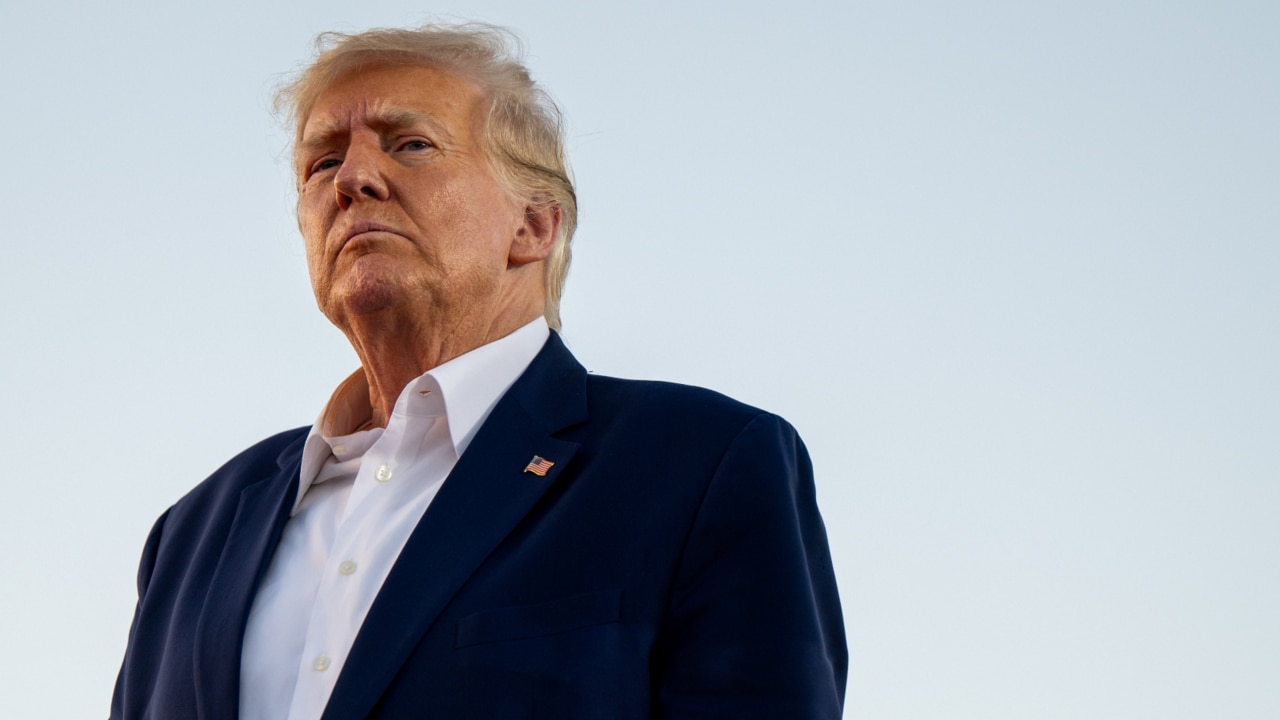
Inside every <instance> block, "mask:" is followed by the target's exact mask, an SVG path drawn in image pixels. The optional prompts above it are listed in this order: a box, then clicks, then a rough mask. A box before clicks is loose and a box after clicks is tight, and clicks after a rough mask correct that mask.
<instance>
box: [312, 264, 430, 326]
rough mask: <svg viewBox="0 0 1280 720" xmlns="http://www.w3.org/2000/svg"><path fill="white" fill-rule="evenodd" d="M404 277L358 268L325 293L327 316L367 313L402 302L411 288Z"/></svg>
mask: <svg viewBox="0 0 1280 720" xmlns="http://www.w3.org/2000/svg"><path fill="white" fill-rule="evenodd" d="M406 284H407V283H405V282H404V278H402V277H400V276H399V275H397V274H394V273H378V272H360V273H354V274H352V275H350V276H348V277H347V278H345V279H344V281H339V282H338V283H337V284H335V286H334V287H333V288H332V289H331V290H330V292H329V293H328V302H327V305H329V309H328V310H327V311H326V312H325V314H326V315H328V316H329V317H330V318H333V317H334V316H335V311H336V314H337V315H344V316H348V317H350V316H354V315H368V314H372V313H376V312H380V311H382V310H387V309H388V308H392V307H396V306H398V305H403V304H404V303H406V302H408V301H410V300H411V298H412V297H413V292H412V291H411V289H410V288H409V287H406Z"/></svg>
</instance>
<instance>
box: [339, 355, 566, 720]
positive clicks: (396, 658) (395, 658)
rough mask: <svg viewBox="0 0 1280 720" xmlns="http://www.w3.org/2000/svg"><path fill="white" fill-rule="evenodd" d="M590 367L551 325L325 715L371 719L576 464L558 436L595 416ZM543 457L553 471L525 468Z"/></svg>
mask: <svg viewBox="0 0 1280 720" xmlns="http://www.w3.org/2000/svg"><path fill="white" fill-rule="evenodd" d="M585 392H586V371H585V370H583V368H582V366H581V365H579V364H578V362H577V361H576V360H574V359H573V356H572V355H570V354H569V351H568V350H567V349H565V347H564V344H563V343H562V342H561V341H560V339H559V336H557V335H556V334H555V333H552V335H551V337H550V338H549V339H548V340H547V344H546V345H545V346H544V347H543V349H542V351H541V352H539V354H538V356H537V357H536V358H534V361H533V362H532V363H531V364H530V365H529V368H528V369H527V370H526V371H525V372H524V374H523V375H521V377H520V379H519V380H517V381H516V383H515V384H514V385H512V387H511V389H510V390H509V391H508V392H507V393H506V394H505V395H504V396H503V398H502V400H500V401H499V402H498V405H497V406H496V407H495V408H494V410H493V412H492V413H491V414H490V415H489V418H488V419H487V420H486V421H485V423H484V425H483V426H482V427H481V429H480V431H479V433H477V435H476V437H475V440H473V441H472V443H471V446H470V447H468V449H467V451H466V452H465V453H464V454H463V456H462V457H461V458H460V459H459V460H458V464H457V465H456V466H454V469H453V472H451V473H450V474H449V477H448V479H447V480H446V481H445V483H444V485H443V486H442V487H441V488H440V492H439V494H438V495H436V498H435V500H433V501H432V503H431V505H430V507H428V508H427V512H426V514H424V515H423V517H422V520H421V521H420V522H419V523H418V527H417V528H416V529H415V530H414V531H413V534H412V535H411V536H410V537H409V540H408V542H407V543H406V544H405V546H404V549H403V550H402V551H401V553H400V557H399V559H398V560H397V561H396V564H395V566H394V567H393V568H392V569H391V573H390V574H389V575H388V576H387V579H386V581H385V582H384V583H383V584H382V589H381V590H380V591H379V593H378V597H377V599H375V600H374V603H373V606H372V607H371V608H370V609H369V614H368V615H367V616H366V617H365V621H364V624H363V625H362V626H361V628H360V632H359V634H358V635H357V636H356V640H355V644H354V645H353V646H352V648H351V653H350V655H348V657H347V660H346V662H345V663H344V665H343V670H342V674H341V676H339V678H338V682H337V685H336V686H335V687H334V690H333V694H332V696H331V697H330V699H329V704H328V707H327V708H326V709H325V713H324V720H339V719H347V718H363V717H365V716H366V715H367V714H368V713H369V711H370V709H371V708H372V707H373V705H374V704H375V703H376V702H377V701H378V698H379V697H381V695H382V693H383V692H384V691H385V690H386V688H387V686H388V685H389V684H390V682H391V680H392V679H393V678H394V677H395V675H396V673H397V672H398V671H399V669H400V667H401V666H402V665H403V664H404V662H405V660H406V659H407V658H408V656H409V654H410V653H411V652H412V651H413V648H414V647H415V646H416V645H417V644H418V642H419V640H420V639H421V637H422V636H423V634H424V633H426V632H427V630H428V629H430V628H431V626H432V624H433V623H434V622H435V620H436V618H437V617H439V615H440V613H441V611H443V610H444V608H445V607H446V606H447V605H448V603H449V601H450V600H451V599H452V598H453V596H454V595H455V594H456V593H457V591H458V589H459V588H461V587H462V586H463V584H464V583H466V581H467V579H468V578H469V577H471V575H472V573H474V572H475V570H476V568H478V567H479V566H480V565H481V564H482V563H483V562H484V560H485V558H487V557H488V556H489V554H490V553H492V552H493V550H494V549H495V548H496V547H498V545H499V544H500V543H501V542H502V541H503V539H505V538H506V537H507V536H508V535H509V534H510V533H511V531H512V530H513V529H514V528H515V527H516V526H517V525H518V524H519V523H520V521H521V520H523V519H524V517H525V516H526V515H527V514H528V513H529V511H530V510H531V509H532V508H533V506H534V505H535V504H536V503H537V502H538V500H539V498H541V497H542V496H543V494H544V493H545V492H546V490H547V488H549V487H550V486H551V485H552V484H553V483H554V482H555V481H556V478H558V477H559V476H560V474H561V472H562V471H563V470H564V469H565V468H566V467H567V466H568V465H569V463H570V460H571V459H572V457H573V455H574V453H575V452H576V451H577V448H578V444H577V443H573V442H567V441H564V440H559V439H556V438H555V437H553V436H552V434H553V433H554V432H556V431H559V430H561V429H564V428H566V427H568V426H570V425H574V424H577V423H580V422H582V421H584V420H585V419H586V397H585ZM535 455H537V456H539V457H541V458H544V459H546V460H549V461H551V462H553V463H554V465H552V466H551V467H550V468H549V469H547V470H546V475H545V476H539V475H537V474H536V473H533V472H525V471H524V470H525V467H526V466H527V465H528V464H529V463H530V461H531V460H532V459H533V457H534V456H535Z"/></svg>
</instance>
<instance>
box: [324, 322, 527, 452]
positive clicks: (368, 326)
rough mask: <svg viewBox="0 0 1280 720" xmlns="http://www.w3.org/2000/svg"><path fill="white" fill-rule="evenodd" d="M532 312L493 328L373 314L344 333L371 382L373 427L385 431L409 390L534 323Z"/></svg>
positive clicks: (348, 327)
mask: <svg viewBox="0 0 1280 720" xmlns="http://www.w3.org/2000/svg"><path fill="white" fill-rule="evenodd" d="M538 314H539V312H538V311H537V310H536V309H531V310H530V311H528V312H526V313H521V314H519V315H515V314H509V315H507V316H505V317H503V318H493V319H490V320H489V321H488V322H476V321H474V320H471V321H468V320H467V319H455V320H450V321H443V322H429V321H426V322H424V321H422V320H421V319H420V318H411V317H398V316H394V315H389V316H382V315H383V313H373V314H371V315H369V316H361V317H359V318H358V319H356V320H354V321H353V322H351V323H349V324H348V326H347V328H346V329H345V330H344V332H345V333H346V335H347V339H348V340H350V342H351V346H352V347H353V348H354V349H355V351H356V354H357V355H358V356H359V357H360V363H361V365H362V367H363V368H364V373H365V377H366V378H368V381H369V404H370V405H371V406H372V408H373V417H372V419H371V422H370V425H371V426H374V427H386V426H387V421H388V420H389V419H390V417H391V410H392V408H394V407H395V403H396V400H397V399H398V398H399V397H400V392H401V391H402V390H404V388H405V386H406V385H408V384H409V383H410V382H412V381H413V380H414V379H415V378H417V377H418V376H420V375H422V374H423V373H425V372H427V371H428V370H431V369H432V368H435V367H439V366H440V365H443V364H444V363H446V362H448V361H450V360H452V359H454V358H456V357H458V356H459V355H464V354H466V353H468V352H471V351H472V350H474V349H476V348H478V347H480V346H482V345H486V344H488V343H491V342H493V341H494V340H498V339H500V338H503V337H506V336H507V335H510V334H511V333H513V332H515V331H516V330H518V329H520V328H521V327H523V326H524V325H526V324H528V323H529V322H530V321H532V320H533V319H534V318H536V317H538Z"/></svg>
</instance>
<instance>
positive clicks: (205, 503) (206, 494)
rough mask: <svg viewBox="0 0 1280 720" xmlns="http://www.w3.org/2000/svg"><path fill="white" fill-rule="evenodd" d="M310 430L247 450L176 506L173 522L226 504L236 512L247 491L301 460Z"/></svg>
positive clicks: (291, 432) (288, 432)
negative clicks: (246, 489) (243, 493)
mask: <svg viewBox="0 0 1280 720" xmlns="http://www.w3.org/2000/svg"><path fill="white" fill-rule="evenodd" d="M309 430H310V426H303V427H298V428H293V429H292V430H285V431H284V432H280V433H276V434H275V435H272V436H271V437H268V438H266V439H264V440H261V441H259V442H257V443H255V444H253V445H251V446H249V447H248V448H246V449H244V450H243V451H241V452H240V453H238V454H237V455H236V456H235V457H232V458H231V459H230V460H228V461H227V462H225V463H223V465H222V467H220V468H218V469H217V470H215V471H214V472H213V474H211V475H210V476H209V477H207V478H205V479H204V480H203V481H202V482H200V484H198V485H196V486H195V487H193V488H192V489H191V490H190V491H188V492H187V494H186V495H184V496H182V498H180V499H179V500H178V501H177V502H176V503H174V505H173V507H172V508H171V509H170V511H169V515H170V520H171V521H172V520H177V519H180V518H181V516H184V515H186V514H188V513H195V514H197V515H203V514H206V513H208V512H209V511H210V510H212V509H214V508H218V507H221V506H223V505H225V504H227V503H231V507H232V508H234V507H235V503H236V502H238V501H239V497H240V492H241V491H242V490H244V489H245V487H247V486H249V485H252V484H253V483H255V482H258V481H260V480H262V479H263V478H266V477H268V476H270V475H271V474H273V473H275V472H277V471H278V470H279V469H280V468H281V467H283V466H285V465H288V464H289V463H291V462H296V461H298V460H299V459H300V458H301V457H302V446H303V443H304V442H305V441H306V438H307V433H308V431H309ZM175 515H176V516H177V517H174V516H175Z"/></svg>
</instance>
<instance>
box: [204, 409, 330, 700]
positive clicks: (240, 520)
mask: <svg viewBox="0 0 1280 720" xmlns="http://www.w3.org/2000/svg"><path fill="white" fill-rule="evenodd" d="M305 437H306V435H305V434H304V435H302V436H301V437H300V438H299V439H298V440H296V441H295V442H293V443H291V444H290V445H289V446H288V447H287V448H285V450H284V452H282V453H281V454H280V456H279V458H278V459H277V464H278V465H279V467H278V469H277V470H276V472H275V473H274V474H273V475H270V476H269V477H267V478H265V479H263V480H260V481H258V482H256V483H254V484H252V485H250V486H248V487H246V488H245V489H244V490H243V491H241V493H240V502H239V505H238V506H237V507H236V514H235V519H234V520H232V522H231V530H230V532H229V533H228V534H227V541H226V544H225V546H224V547H223V551H222V557H221V559H220V560H219V561H218V567H217V569H216V570H214V574H213V581H212V583H211V584H210V586H209V594H208V596H207V597H206V598H205V604H204V610H203V611H202V612H201V615H200V620H199V622H198V623H197V625H196V637H195V641H194V642H195V649H194V654H195V693H196V707H197V708H198V711H199V716H200V718H201V719H202V720H215V719H218V718H227V719H228V720H234V718H235V717H236V716H237V715H238V713H239V709H240V708H239V704H240V651H241V646H242V644H243V642H244V628H245V624H246V622H247V621H248V619H249V609H250V607H252V605H253V597H254V594H255V593H256V592H257V590H258V583H259V582H261V580H262V576H263V574H264V573H265V572H266V569H267V565H268V561H269V560H270V558H271V555H272V553H273V552H274V551H275V547H276V544H277V543H278V542H279V541H280V533H281V531H283V530H284V525H285V522H286V521H287V520H288V519H289V510H290V508H292V507H293V501H294V496H295V495H296V494H297V492H298V467H299V464H300V463H301V461H302V446H303V440H304V439H305Z"/></svg>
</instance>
